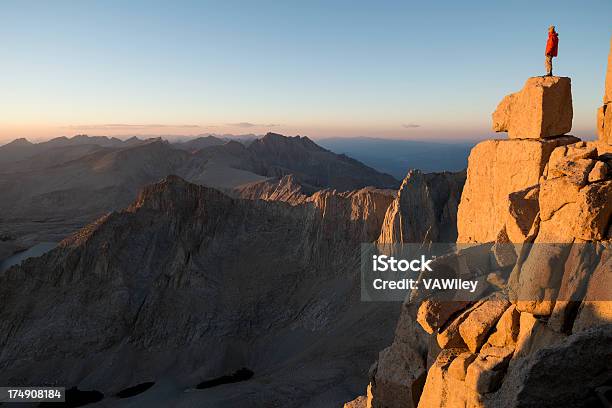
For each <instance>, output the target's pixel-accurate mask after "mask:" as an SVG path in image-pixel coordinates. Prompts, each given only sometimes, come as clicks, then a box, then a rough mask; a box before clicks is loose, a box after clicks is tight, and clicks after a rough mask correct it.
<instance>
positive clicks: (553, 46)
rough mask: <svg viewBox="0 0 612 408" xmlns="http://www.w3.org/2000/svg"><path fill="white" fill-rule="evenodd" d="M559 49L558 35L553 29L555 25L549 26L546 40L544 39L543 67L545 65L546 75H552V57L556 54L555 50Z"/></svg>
mask: <svg viewBox="0 0 612 408" xmlns="http://www.w3.org/2000/svg"><path fill="white" fill-rule="evenodd" d="M558 49H559V36H558V35H557V32H556V31H555V26H550V27H549V28H548V41H546V52H545V53H544V54H545V55H546V60H545V63H544V65H545V67H546V76H552V59H553V57H556V56H557V51H558Z"/></svg>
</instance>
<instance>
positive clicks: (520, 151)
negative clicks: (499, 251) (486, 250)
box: [457, 136, 579, 244]
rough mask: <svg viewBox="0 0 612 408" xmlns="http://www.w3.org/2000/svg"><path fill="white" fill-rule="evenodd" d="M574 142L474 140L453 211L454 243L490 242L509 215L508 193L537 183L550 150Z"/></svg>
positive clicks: (563, 139)
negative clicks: (465, 175)
mask: <svg viewBox="0 0 612 408" xmlns="http://www.w3.org/2000/svg"><path fill="white" fill-rule="evenodd" d="M577 141H579V139H577V138H575V137H573V136H563V137H558V138H551V139H544V140H536V139H529V140H487V141H484V142H481V143H478V144H477V145H476V146H475V147H474V148H473V149H472V151H471V153H470V157H469V160H468V170H467V180H466V183H465V187H464V188H463V193H462V195H461V202H460V203H459V209H458V213H457V229H458V238H457V242H458V243H462V244H463V243H484V242H494V241H495V238H496V237H497V234H498V233H499V231H500V230H501V229H502V227H503V226H504V225H505V224H506V221H507V219H508V217H510V210H509V208H510V201H509V195H510V194H511V193H514V192H517V191H519V190H524V189H527V188H529V187H532V186H534V185H536V184H538V182H539V179H540V176H541V175H542V173H543V171H544V168H545V167H546V164H547V162H548V159H549V157H550V155H551V153H552V152H553V150H554V149H555V148H556V147H558V146H563V145H567V144H571V143H575V142H577ZM531 216H532V215H531V213H530V215H529V216H528V217H527V218H531ZM513 222H514V223H516V222H515V221H513ZM508 232H510V231H508ZM509 236H510V235H509Z"/></svg>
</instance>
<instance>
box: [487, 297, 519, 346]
mask: <svg viewBox="0 0 612 408" xmlns="http://www.w3.org/2000/svg"><path fill="white" fill-rule="evenodd" d="M520 317H521V316H520V313H519V312H518V310H516V306H515V305H512V306H510V307H509V308H508V309H506V311H505V312H504V314H503V315H502V316H501V317H500V318H499V321H498V322H497V325H496V326H495V332H493V333H492V334H491V335H490V336H489V339H488V340H487V343H488V344H491V345H493V346H496V347H505V346H514V344H515V343H516V339H517V337H518V333H519V327H520Z"/></svg>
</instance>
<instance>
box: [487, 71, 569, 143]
mask: <svg viewBox="0 0 612 408" xmlns="http://www.w3.org/2000/svg"><path fill="white" fill-rule="evenodd" d="M572 117H573V108H572V89H571V80H570V78H567V77H533V78H529V79H528V80H527V81H526V82H525V85H524V86H523V89H521V90H520V91H519V92H517V93H513V94H510V95H508V96H506V97H505V98H504V99H503V100H502V101H501V102H500V104H499V105H498V107H497V109H496V110H495V112H493V130H494V131H495V132H508V136H509V137H510V138H511V139H540V138H546V137H551V136H559V135H564V134H566V133H568V132H569V131H570V130H571V129H572Z"/></svg>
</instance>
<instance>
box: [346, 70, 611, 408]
mask: <svg viewBox="0 0 612 408" xmlns="http://www.w3.org/2000/svg"><path fill="white" fill-rule="evenodd" d="M609 75H610V74H609V71H608V78H609ZM569 84H570V80H569V78H555V77H552V78H531V79H529V80H528V81H527V83H526V85H525V87H524V88H523V90H522V91H521V92H519V93H518V94H513V95H510V96H508V97H506V98H505V99H504V101H502V103H501V104H500V106H499V107H498V110H497V111H496V113H495V114H494V115H493V122H494V124H493V128H494V129H495V130H498V131H508V132H509V136H510V140H487V141H484V142H481V143H479V144H478V145H477V146H476V147H474V149H473V150H472V152H471V154H470V158H469V165H468V169H467V179H466V181H465V187H464V188H463V193H462V195H461V199H460V203H459V205H458V214H457V234H458V238H457V243H458V244H466V243H467V244H469V246H459V245H458V247H457V250H456V252H454V253H452V254H451V255H449V256H448V258H449V259H453V260H455V262H456V263H457V265H459V271H458V273H459V276H460V277H462V278H464V279H470V278H471V279H480V282H482V284H483V286H484V288H483V289H482V292H481V295H482V296H481V298H480V299H475V300H470V301H465V300H461V301H460V300H448V299H446V300H439V299H437V298H434V297H425V296H418V295H419V293H418V292H417V293H412V294H411V295H410V296H408V297H407V298H406V300H405V302H404V305H403V307H402V311H401V315H400V318H399V321H398V323H397V326H396V331H395V337H394V339H393V342H392V343H391V345H390V346H389V347H387V348H385V349H383V350H382V351H381V352H380V353H379V355H378V359H377V360H376V361H375V362H374V363H373V365H372V366H371V368H370V373H369V377H370V384H369V386H368V387H367V389H364V391H363V394H364V395H362V396H361V397H359V398H357V399H355V400H353V401H351V402H350V403H347V404H346V405H345V407H353V408H354V407H358V408H372V407H374V408H409V407H419V408H440V407H447V408H455V407H457V408H459V407H461V408H465V407H471V408H477V407H482V408H485V407H496V408H499V407H501V408H506V407H507V408H515V407H551V408H552V407H607V406H610V401H611V400H612V399H611V398H610V384H612V348H610V344H612V288H610V271H611V270H612V263H611V262H612V257H611V255H610V254H611V251H612V228H611V222H612V172H611V171H610V169H611V167H610V166H612V160H611V158H610V152H611V149H610V145H609V144H608V143H607V140H602V139H600V140H599V141H591V142H584V141H581V140H579V139H578V138H575V137H573V136H562V135H563V134H564V133H566V132H568V131H569V130H570V127H571V99H569V98H571V96H570V95H571V94H570V90H569ZM609 84H610V82H609V81H608V85H607V86H609ZM606 92H608V90H607V91H606ZM606 95H608V93H606ZM405 183H406V181H405ZM390 208H393V207H390ZM387 236H388V237H389V240H390V241H393V242H401V236H400V235H399V234H387ZM483 270H485V271H490V270H493V271H494V273H491V274H488V275H485V276H484V277H485V279H482V278H483V275H482V273H483V272H482V271H483ZM415 294H416V295H417V296H415ZM366 390H367V391H366Z"/></svg>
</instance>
